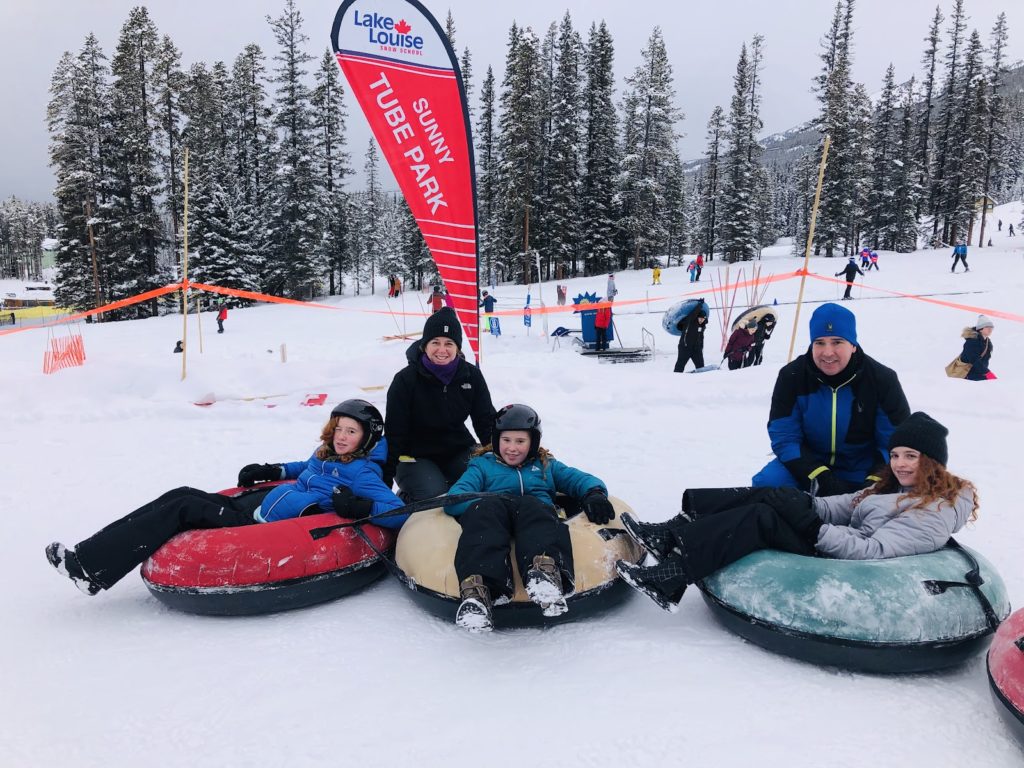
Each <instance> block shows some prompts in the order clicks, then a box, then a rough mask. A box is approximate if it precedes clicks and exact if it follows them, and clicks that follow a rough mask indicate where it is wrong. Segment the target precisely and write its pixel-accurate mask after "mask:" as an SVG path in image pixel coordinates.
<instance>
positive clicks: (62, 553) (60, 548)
mask: <svg viewBox="0 0 1024 768" xmlns="http://www.w3.org/2000/svg"><path fill="white" fill-rule="evenodd" d="M46 559H47V560H49V562H50V565H52V566H53V567H54V568H55V569H56V570H57V573H59V574H60V575H61V576H67V577H68V578H69V579H71V581H73V582H74V583H75V586H76V587H78V588H79V589H80V590H82V591H83V592H84V593H85V594H87V595H90V596H91V595H95V594H98V593H99V591H100V590H101V589H103V587H101V586H100V585H99V584H97V583H96V582H95V581H93V580H92V578H91V577H90V576H89V574H87V573H86V572H85V569H84V568H83V567H82V564H81V563H80V562H78V555H76V554H75V550H73V549H68V548H67V547H65V546H64V545H63V544H61V543H60V542H59V541H55V542H53V543H52V544H50V545H49V546H48V547H47V548H46Z"/></svg>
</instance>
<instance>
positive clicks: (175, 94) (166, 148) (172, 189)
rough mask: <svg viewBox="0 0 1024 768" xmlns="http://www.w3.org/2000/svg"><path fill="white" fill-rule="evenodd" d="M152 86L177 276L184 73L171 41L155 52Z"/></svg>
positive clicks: (166, 205) (170, 236)
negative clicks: (154, 90) (181, 105)
mask: <svg viewBox="0 0 1024 768" xmlns="http://www.w3.org/2000/svg"><path fill="white" fill-rule="evenodd" d="M153 83H154V86H155V88H156V93H155V106H156V124H157V126H158V129H157V131H156V133H155V134H154V136H155V139H156V141H157V146H158V147H159V161H160V169H161V175H162V176H163V192H164V194H163V198H164V208H165V209H166V211H167V215H168V216H169V217H170V222H171V226H170V232H168V236H169V238H170V241H171V243H173V248H174V251H175V254H176V257H175V265H176V269H177V271H178V274H180V265H181V251H180V242H179V237H180V231H181V217H182V206H183V204H184V201H183V199H182V180H181V173H182V162H183V159H182V154H183V152H182V148H181V108H180V106H179V101H180V100H181V93H182V90H183V89H184V87H185V73H184V72H183V71H182V69H181V53H180V52H179V51H178V48H177V46H175V45H174V41H173V40H171V38H170V37H169V36H168V35H164V36H163V39H162V40H161V41H160V45H159V46H158V47H157V50H156V59H155V61H154V64H153Z"/></svg>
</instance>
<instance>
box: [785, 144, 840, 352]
mask: <svg viewBox="0 0 1024 768" xmlns="http://www.w3.org/2000/svg"><path fill="white" fill-rule="evenodd" d="M831 143H832V137H831V136H829V135H828V134H825V146H824V147H822V150H821V162H820V163H819V164H818V186H817V187H816V188H815V190H814V205H813V206H812V207H811V226H810V228H809V229H808V230H807V246H806V247H805V248H804V268H803V270H802V271H801V274H800V293H799V294H798V295H797V298H796V312H795V313H794V314H793V334H792V335H791V336H790V337H789V355H788V356H787V357H786V362H787V363H790V362H792V360H793V347H795V346H796V327H797V325H798V324H799V323H800V306H801V304H802V302H803V300H804V285H805V284H806V282H807V263H808V262H809V261H810V259H811V245H812V244H813V243H814V224H815V222H816V221H817V220H818V203H819V202H820V200H821V182H822V180H823V179H824V178H825V165H826V160H828V148H829V145H830V144H831Z"/></svg>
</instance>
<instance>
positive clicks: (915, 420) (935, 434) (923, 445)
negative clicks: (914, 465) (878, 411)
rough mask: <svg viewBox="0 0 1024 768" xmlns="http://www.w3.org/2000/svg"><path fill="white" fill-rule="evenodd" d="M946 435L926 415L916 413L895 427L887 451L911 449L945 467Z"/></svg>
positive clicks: (937, 424)
mask: <svg viewBox="0 0 1024 768" xmlns="http://www.w3.org/2000/svg"><path fill="white" fill-rule="evenodd" d="M948 434H949V430H948V429H946V428H945V427H944V426H942V425H941V424H939V422H937V421H936V420H935V419H933V418H932V417H931V416H929V415H928V414H927V413H925V412H924V411H916V412H915V413H912V414H910V416H908V417H907V420H906V421H904V422H903V423H902V424H900V425H899V426H898V427H896V431H895V432H893V433H892V437H890V438H889V450H890V451H891V450H892V449H893V448H897V447H899V446H902V447H904V448H913V449H914V450H915V451H920V452H921V453H923V454H924V455H925V456H929V457H930V458H933V459H935V460H936V461H937V462H939V464H941V465H942V466H946V462H947V460H948V459H949V449H948V448H947V447H946V435H948Z"/></svg>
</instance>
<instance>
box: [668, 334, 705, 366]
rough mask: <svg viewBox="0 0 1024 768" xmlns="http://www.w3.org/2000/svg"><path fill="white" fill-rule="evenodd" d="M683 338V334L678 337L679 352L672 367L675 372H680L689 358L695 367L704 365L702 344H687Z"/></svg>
mask: <svg viewBox="0 0 1024 768" xmlns="http://www.w3.org/2000/svg"><path fill="white" fill-rule="evenodd" d="M685 339H686V337H685V336H681V337H680V338H679V354H678V355H677V356H676V367H675V368H673V369H672V370H673V371H674V372H675V373H682V372H683V369H684V368H686V364H687V363H688V362H690V361H691V360H693V364H694V365H695V366H696V367H697V368H703V367H704V345H703V344H701V345H699V346H698V345H696V344H693V345H688V344H686V343H685Z"/></svg>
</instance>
